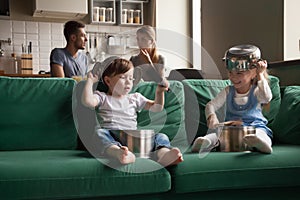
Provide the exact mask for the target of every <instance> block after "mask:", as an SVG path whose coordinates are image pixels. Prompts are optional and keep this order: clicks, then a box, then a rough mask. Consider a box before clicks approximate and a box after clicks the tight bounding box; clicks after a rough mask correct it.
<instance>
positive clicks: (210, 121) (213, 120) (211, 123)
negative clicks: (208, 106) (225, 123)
mask: <svg viewBox="0 0 300 200" xmlns="http://www.w3.org/2000/svg"><path fill="white" fill-rule="evenodd" d="M218 125H219V120H218V118H217V115H215V114H211V115H210V116H209V117H208V118H207V126H208V128H209V129H215V128H217V127H218Z"/></svg>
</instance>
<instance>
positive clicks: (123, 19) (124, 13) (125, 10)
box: [121, 9, 127, 24]
mask: <svg viewBox="0 0 300 200" xmlns="http://www.w3.org/2000/svg"><path fill="white" fill-rule="evenodd" d="M121 21H122V24H125V23H127V9H123V10H122V20H121Z"/></svg>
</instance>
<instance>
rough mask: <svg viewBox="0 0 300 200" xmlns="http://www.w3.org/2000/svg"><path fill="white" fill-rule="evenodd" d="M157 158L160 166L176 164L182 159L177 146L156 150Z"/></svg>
mask: <svg viewBox="0 0 300 200" xmlns="http://www.w3.org/2000/svg"><path fill="white" fill-rule="evenodd" d="M157 155H158V160H157V162H158V163H160V164H161V165H162V166H164V167H166V166H170V165H177V164H178V163H180V162H182V161H183V157H182V153H181V152H180V150H179V149H178V148H172V149H168V148H161V149H159V150H158V152H157Z"/></svg>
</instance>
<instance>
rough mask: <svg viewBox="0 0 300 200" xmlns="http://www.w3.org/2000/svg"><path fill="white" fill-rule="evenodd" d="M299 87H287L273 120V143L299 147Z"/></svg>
mask: <svg viewBox="0 0 300 200" xmlns="http://www.w3.org/2000/svg"><path fill="white" fill-rule="evenodd" d="M299 113H300V86H287V87H286V88H285V89H284V91H283V95H282V100H281V107H280V110H279V113H278V115H277V116H276V118H275V120H274V125H273V131H274V140H275V142H280V143H288V144H298V145H300V115H299Z"/></svg>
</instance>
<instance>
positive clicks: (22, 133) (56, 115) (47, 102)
mask: <svg viewBox="0 0 300 200" xmlns="http://www.w3.org/2000/svg"><path fill="white" fill-rule="evenodd" d="M75 83H76V82H75V81H74V80H72V79H63V78H10V77H0V91H1V92H0V110H1V114H0V127H1V128H0V150H34V149H74V148H76V145H77V139H76V138H77V132H76V129H75V126H74V122H73V117H72V91H73V87H74V85H75Z"/></svg>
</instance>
